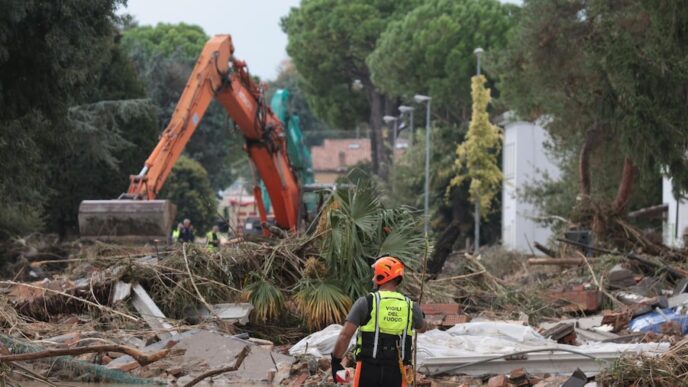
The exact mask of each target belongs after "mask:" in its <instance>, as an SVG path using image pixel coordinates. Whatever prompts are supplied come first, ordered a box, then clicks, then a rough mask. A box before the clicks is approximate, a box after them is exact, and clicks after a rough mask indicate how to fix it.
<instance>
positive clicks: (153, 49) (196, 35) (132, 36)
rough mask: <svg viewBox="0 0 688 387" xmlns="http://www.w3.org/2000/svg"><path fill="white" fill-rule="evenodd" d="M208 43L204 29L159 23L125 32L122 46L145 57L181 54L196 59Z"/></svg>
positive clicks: (186, 25)
mask: <svg viewBox="0 0 688 387" xmlns="http://www.w3.org/2000/svg"><path fill="white" fill-rule="evenodd" d="M206 41H208V35H206V33H205V31H203V28H201V27H200V26H197V25H193V24H186V23H179V24H168V23H158V24H157V25H156V26H155V27H153V26H136V27H133V28H130V29H127V30H126V31H124V38H123V39H122V45H124V48H125V50H127V51H128V52H132V51H135V50H140V51H141V54H142V55H143V56H145V57H148V58H150V57H158V56H159V57H166V58H167V57H170V56H172V54H175V53H179V54H180V55H181V56H182V57H185V58H196V57H197V56H198V55H199V54H200V53H201V50H202V49H203V46H204V45H205V42H206Z"/></svg>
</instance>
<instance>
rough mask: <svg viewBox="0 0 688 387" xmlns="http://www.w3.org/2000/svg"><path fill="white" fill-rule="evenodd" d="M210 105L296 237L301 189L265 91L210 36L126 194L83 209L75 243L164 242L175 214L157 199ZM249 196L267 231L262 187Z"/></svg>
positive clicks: (226, 45) (280, 222)
mask: <svg viewBox="0 0 688 387" xmlns="http://www.w3.org/2000/svg"><path fill="white" fill-rule="evenodd" d="M213 98H216V99H217V101H218V102H219V103H220V104H221V105H222V106H223V107H224V108H225V109H226V110H227V113H228V114H229V116H230V117H231V118H232V119H233V120H234V122H235V124H236V126H237V127H238V128H239V129H240V130H241V132H242V134H243V136H244V138H245V140H246V145H245V147H244V149H245V151H246V152H247V153H248V156H249V158H250V160H251V164H252V165H253V169H254V171H256V172H257V174H258V175H259V176H260V178H261V179H262V181H263V182H264V184H265V187H266V188H267V192H268V195H269V197H270V201H271V202H272V207H273V211H274V217H275V224H276V226H277V227H279V228H281V229H283V230H286V231H296V228H297V225H298V219H299V208H300V206H301V192H300V191H301V187H300V185H299V182H298V180H297V177H296V174H295V173H294V171H293V170H292V168H291V166H290V163H289V158H288V154H287V144H286V141H285V130H284V127H283V124H282V122H281V121H280V120H279V119H278V118H277V116H275V114H274V113H273V112H272V110H271V109H270V106H268V105H267V104H266V103H265V100H264V96H263V91H262V89H261V88H260V87H259V86H258V85H257V84H256V83H255V82H254V81H253V80H252V79H251V77H250V75H249V72H248V69H247V67H246V63H245V62H243V61H241V60H238V59H236V58H235V57H234V46H233V44H232V38H231V36H229V35H216V36H214V37H213V38H211V39H210V40H209V41H208V42H207V43H206V44H205V47H204V48H203V51H202V52H201V54H200V56H199V58H198V61H197V62H196V65H195V67H194V69H193V72H192V73H191V76H190V78H189V81H188V82H187V84H186V87H185V88H184V92H183V93H182V95H181V98H180V99H179V102H178V103H177V107H176V109H175V111H174V114H173V115H172V119H171V120H170V123H169V125H168V126H167V128H165V130H164V131H163V132H162V135H161V136H160V141H159V142H158V145H157V146H156V147H155V149H154V150H153V152H152V153H151V154H150V156H149V157H148V159H147V160H146V162H145V164H144V166H143V169H141V172H139V174H138V175H132V176H130V185H129V189H128V191H127V192H126V193H124V194H122V195H121V196H120V197H119V199H116V200H85V201H83V202H81V205H80V206H79V231H80V234H81V236H83V237H96V238H106V239H141V238H143V239H147V240H150V239H152V238H166V236H167V235H168V234H169V232H170V230H171V229H172V226H173V222H174V221H175V216H176V207H175V206H174V204H172V203H171V202H170V201H168V200H157V199H156V198H157V196H158V194H159V193H160V190H161V189H162V186H163V184H164V183H165V180H166V179H167V177H168V175H169V174H170V172H171V171H172V167H173V166H174V164H175V162H176V161H177V159H178V158H179V156H180V155H181V153H182V151H183V150H184V147H185V146H186V144H187V143H188V141H189V139H190V138H191V136H192V135H193V133H194V131H195V130H196V128H197V127H198V124H199V123H200V122H201V119H202V118H203V115H204V114H205V111H206V109H207V108H208V106H209V105H210V102H211V101H212V99H213ZM253 193H254V195H255V197H256V203H257V207H258V213H259V215H260V218H261V222H262V223H263V224H266V222H267V214H266V211H265V206H264V202H263V199H262V194H261V189H260V187H258V186H257V185H256V186H255V187H254V190H253ZM264 230H266V228H264ZM264 232H265V231H264Z"/></svg>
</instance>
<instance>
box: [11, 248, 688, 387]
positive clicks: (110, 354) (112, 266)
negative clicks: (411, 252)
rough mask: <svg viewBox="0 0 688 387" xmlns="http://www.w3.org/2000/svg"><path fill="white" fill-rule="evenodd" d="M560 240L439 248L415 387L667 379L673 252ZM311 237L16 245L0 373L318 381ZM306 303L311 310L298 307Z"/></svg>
mask: <svg viewBox="0 0 688 387" xmlns="http://www.w3.org/2000/svg"><path fill="white" fill-rule="evenodd" d="M568 242H569V241H568V240H566V241H565V242H563V243H562V244H561V245H560V246H558V249H557V248H550V249H548V251H549V253H550V254H551V255H555V256H553V257H548V258H533V257H526V256H522V255H516V254H511V253H506V252H504V251H502V250H500V249H496V248H488V249H485V250H483V251H482V252H481V255H480V256H472V255H470V254H466V253H464V252H455V253H453V254H452V255H450V257H449V259H448V260H447V263H446V264H445V267H444V270H443V271H442V273H441V274H440V275H438V276H437V277H436V278H433V279H430V280H427V281H426V282H425V284H424V286H423V288H424V296H423V299H424V302H423V304H422V305H421V309H422V310H423V312H424V314H425V318H426V320H427V321H428V322H430V323H431V324H433V326H434V327H436V329H433V330H430V331H428V332H425V333H422V334H419V336H418V350H417V359H418V361H417V375H416V377H417V385H421V386H424V385H425V386H431V385H436V384H440V385H441V383H447V384H449V385H461V384H464V385H467V386H468V385H476V386H480V385H487V386H558V385H561V384H564V383H568V384H566V385H571V386H574V385H581V386H583V385H585V384H586V383H589V382H591V381H595V382H597V383H598V385H605V386H606V385H629V384H633V383H636V381H641V382H640V384H638V385H648V384H649V385H652V384H654V385H667V386H669V385H680V384H676V383H677V382H676V381H677V380H683V379H685V373H686V372H688V369H687V368H686V363H685V362H684V359H685V357H686V348H688V344H687V343H686V339H685V338H684V337H685V336H684V335H686V333H688V279H687V278H688V276H686V275H685V274H686V273H688V271H686V269H685V268H684V266H683V265H684V263H683V262H681V261H677V260H672V259H670V258H666V257H665V258H662V257H660V256H647V255H641V254H640V253H632V254H619V253H617V252H613V251H606V250H605V251H601V252H597V253H598V255H595V254H593V253H595V251H592V253H591V250H593V249H591V248H590V247H586V248H580V249H579V246H576V245H575V244H570V243H568ZM572 246H573V248H572ZM20 247H21V246H20ZM318 247H319V246H318V245H317V244H315V243H313V238H311V237H297V238H289V239H271V240H257V241H245V240H233V241H232V242H231V243H227V244H225V245H223V246H222V248H220V249H219V250H218V251H212V252H211V251H208V250H207V249H205V248H203V247H202V246H193V245H185V246H171V247H168V246H164V247H163V246H146V247H140V246H138V247H127V246H116V245H107V244H103V243H98V242H96V243H82V244H78V243H73V244H71V245H68V246H63V247H60V248H59V249H57V248H53V249H49V248H47V247H42V248H41V249H36V248H32V247H30V246H29V244H27V245H25V246H24V247H23V248H19V249H18V250H16V254H17V255H16V256H15V257H17V258H18V259H16V260H15V261H14V262H17V263H16V265H15V266H14V267H13V269H15V270H17V271H16V272H15V275H13V276H11V277H9V279H7V280H4V281H0V290H1V293H0V327H2V334H0V343H1V345H0V361H1V362H3V363H6V364H7V366H6V367H3V368H2V371H0V376H2V377H4V378H7V379H8V380H21V381H24V380H29V379H31V380H69V381H101V382H127V383H163V384H165V383H176V384H178V385H193V384H196V383H204V380H205V381H206V382H207V380H213V381H216V382H219V383H225V382H226V383H239V384H242V383H243V384H256V383H264V384H270V383H271V384H282V385H301V384H315V385H319V384H326V383H331V382H332V381H331V377H330V371H329V368H330V364H329V354H330V352H331V351H332V349H333V347H334V344H335V341H336V338H337V336H338V333H339V330H340V328H341V326H339V325H336V324H332V323H336V322H342V320H343V317H341V316H342V315H343V314H344V313H346V312H347V311H348V308H349V306H350V305H351V299H349V298H348V295H344V296H341V295H338V294H339V293H336V292H335V293H334V294H335V296H333V297H331V298H329V299H327V300H325V299H323V297H322V294H324V293H328V292H332V289H333V288H334V285H333V282H331V280H330V279H327V280H323V279H322V276H323V275H324V273H325V270H324V267H323V265H322V264H321V263H320V262H319V260H318V259H317V258H316V257H318V256H319V255H318V254H319V253H320V252H319V251H318ZM22 249H23V250H22ZM598 250H599V249H598ZM41 251H52V252H60V254H57V253H48V254H46V253H41ZM560 256H561V257H564V258H560ZM676 256H677V255H676V253H672V255H667V257H676ZM35 257H38V258H35ZM573 258H575V259H573ZM22 267H23V268H24V269H21V268H22ZM17 273H19V274H17ZM422 278H423V276H422V275H421V274H420V273H418V272H414V271H411V272H410V273H408V275H407V276H406V279H405V280H404V282H403V291H404V292H405V293H407V294H409V295H410V296H411V297H412V298H416V297H417V296H418V294H419V292H420V287H421V282H422ZM309 308H310V309H309ZM312 310H315V311H321V310H325V311H327V314H325V316H326V318H324V319H322V320H317V319H309V318H307V317H306V316H308V315H309V313H314V312H312ZM314 321H315V322H314ZM318 321H319V322H318ZM328 321H329V322H328ZM326 322H327V323H326ZM323 327H324V329H322V328H323ZM351 345H353V342H352V343H351ZM350 361H352V360H351V359H350ZM349 365H350V366H351V365H352V363H349ZM433 383H434V384H433Z"/></svg>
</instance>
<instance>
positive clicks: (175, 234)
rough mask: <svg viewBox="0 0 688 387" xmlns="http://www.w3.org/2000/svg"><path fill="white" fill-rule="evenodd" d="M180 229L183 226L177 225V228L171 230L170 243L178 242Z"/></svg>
mask: <svg viewBox="0 0 688 387" xmlns="http://www.w3.org/2000/svg"><path fill="white" fill-rule="evenodd" d="M182 228H184V225H183V224H181V223H179V224H178V225H177V228H175V229H174V230H172V242H179V236H180V235H181V233H182Z"/></svg>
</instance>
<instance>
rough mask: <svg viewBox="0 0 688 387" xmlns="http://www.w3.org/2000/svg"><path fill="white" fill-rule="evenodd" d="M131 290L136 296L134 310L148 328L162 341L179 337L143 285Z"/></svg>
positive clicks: (133, 302)
mask: <svg viewBox="0 0 688 387" xmlns="http://www.w3.org/2000/svg"><path fill="white" fill-rule="evenodd" d="M131 290H133V291H134V296H133V298H132V305H133V306H134V309H136V311H137V312H139V314H140V315H141V317H142V318H143V319H144V320H145V321H146V323H147V324H148V326H150V327H151V328H152V329H153V331H155V333H156V334H157V335H158V337H159V338H160V340H165V339H170V338H172V337H175V336H178V335H179V333H178V332H177V331H176V330H174V329H173V328H174V327H173V326H172V324H170V323H169V322H167V318H166V317H165V315H164V314H163V313H162V311H161V310H160V308H158V306H157V305H156V304H155V301H153V299H152V298H150V296H149V295H148V292H146V290H145V289H144V288H143V287H142V286H141V285H139V284H136V285H134V286H132V288H131Z"/></svg>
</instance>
